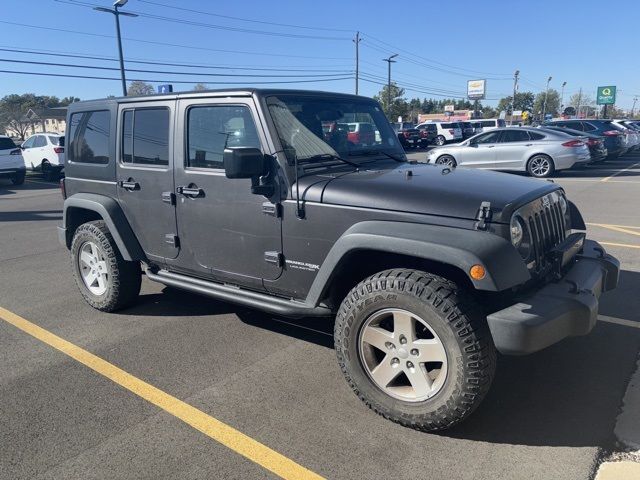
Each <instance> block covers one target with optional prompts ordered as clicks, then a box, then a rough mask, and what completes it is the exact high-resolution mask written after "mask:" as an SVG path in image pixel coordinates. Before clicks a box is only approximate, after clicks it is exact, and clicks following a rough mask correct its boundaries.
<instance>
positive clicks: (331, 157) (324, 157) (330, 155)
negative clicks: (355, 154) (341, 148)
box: [298, 153, 360, 167]
mask: <svg viewBox="0 0 640 480" xmlns="http://www.w3.org/2000/svg"><path fill="white" fill-rule="evenodd" d="M298 160H299V161H301V162H307V161H314V160H340V161H341V162H343V163H346V164H347V165H352V166H354V167H360V165H359V164H357V163H356V162H352V161H351V160H347V159H346V158H342V157H341V156H339V155H334V154H333V153H319V154H317V155H312V156H311V157H305V158H300V159H298Z"/></svg>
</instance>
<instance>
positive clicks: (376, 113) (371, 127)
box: [265, 93, 406, 166]
mask: <svg viewBox="0 0 640 480" xmlns="http://www.w3.org/2000/svg"><path fill="white" fill-rule="evenodd" d="M265 100H266V105H267V110H268V112H269V115H270V116H271V120H272V121H273V125H274V126H275V129H276V132H277V136H278V139H279V140H280V144H281V146H282V152H283V153H284V154H285V156H286V159H287V163H288V164H289V165H293V164H294V163H295V161H296V157H297V161H298V163H299V164H301V165H303V164H306V165H308V164H323V163H326V162H327V160H330V162H329V163H330V164H335V161H331V157H334V158H335V157H340V158H349V160H350V161H353V162H354V163H357V164H359V163H369V162H371V156H372V152H379V153H380V157H381V158H384V159H388V158H390V157H389V154H390V155H393V156H394V157H397V158H401V159H406V156H405V153H404V149H403V148H402V146H401V145H400V142H399V140H398V137H397V134H396V133H395V132H394V131H393V129H392V128H391V125H390V124H389V121H388V120H387V118H386V117H385V115H384V113H383V111H382V109H381V108H380V105H379V104H378V103H377V102H375V101H373V100H368V99H366V98H357V97H347V96H344V97H342V96H340V95H336V96H329V95H314V94H302V93H295V94H294V93H291V94H290V93H282V94H274V95H269V96H268V97H266V98H265ZM360 152H361V154H360ZM359 156H362V159H359V158H358V157H359ZM327 166H329V165H327Z"/></svg>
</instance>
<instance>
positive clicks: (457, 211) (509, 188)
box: [300, 164, 560, 222]
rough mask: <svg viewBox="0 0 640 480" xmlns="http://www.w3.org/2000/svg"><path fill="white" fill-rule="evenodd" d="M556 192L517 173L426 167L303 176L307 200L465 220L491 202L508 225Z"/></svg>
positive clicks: (495, 218)
mask: <svg viewBox="0 0 640 480" xmlns="http://www.w3.org/2000/svg"><path fill="white" fill-rule="evenodd" d="M558 189H560V187H559V186H558V185H555V184H553V183H551V182H548V181H544V180H537V179H531V178H526V177H522V176H519V175H513V174H508V173H497V172H491V171H486V170H474V169H468V168H453V169H449V168H446V167H444V168H443V167H442V166H439V165H425V164H418V165H411V164H403V165H398V166H395V168H384V167H381V168H380V169H374V168H367V169H365V168H361V169H360V170H359V171H356V172H347V173H344V172H343V173H337V172H336V173H329V172H327V173H322V174H315V175H308V176H304V177H302V178H300V195H301V197H303V198H304V200H306V201H313V202H322V203H329V204H333V205H345V206H352V207H364V208H374V209H382V210H397V211H402V212H412V213H423V214H429V215H440V216H447V217H457V218H465V219H474V218H476V216H477V214H478V210H479V209H480V204H481V203H482V202H490V203H491V211H492V215H493V218H492V221H494V222H508V221H509V219H510V217H511V212H513V210H515V209H516V208H518V207H520V206H522V205H524V204H525V203H528V202H530V201H531V200H533V199H535V198H538V197H541V196H543V195H544V194H546V193H549V192H551V191H554V190H558ZM303 192H304V193H303ZM503 217H504V218H503ZM505 219H506V220H505Z"/></svg>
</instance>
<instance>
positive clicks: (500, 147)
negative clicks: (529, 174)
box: [495, 128, 533, 170]
mask: <svg viewBox="0 0 640 480" xmlns="http://www.w3.org/2000/svg"><path fill="white" fill-rule="evenodd" d="M532 145H533V141H532V140H531V138H530V137H529V132H527V131H526V130H520V129H519V128H509V129H506V130H502V136H501V137H500V141H499V142H498V144H497V145H496V149H495V153H496V169H498V170H501V169H507V170H510V169H518V170H519V169H523V168H524V166H525V153H526V152H527V151H528V149H529V147H531V146H532Z"/></svg>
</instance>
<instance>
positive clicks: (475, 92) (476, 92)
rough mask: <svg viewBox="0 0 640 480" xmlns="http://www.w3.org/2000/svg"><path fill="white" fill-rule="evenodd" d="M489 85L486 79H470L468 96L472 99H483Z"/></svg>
mask: <svg viewBox="0 0 640 480" xmlns="http://www.w3.org/2000/svg"><path fill="white" fill-rule="evenodd" d="M486 87H487V81H486V80H469V81H468V82H467V98H469V99H470V100H482V99H483V98H484V96H485V91H486Z"/></svg>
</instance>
